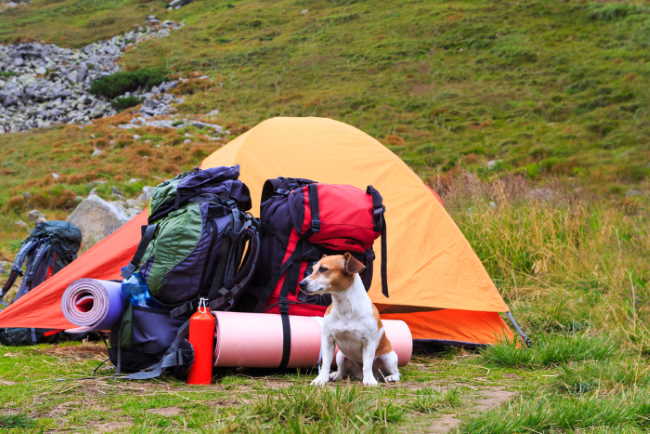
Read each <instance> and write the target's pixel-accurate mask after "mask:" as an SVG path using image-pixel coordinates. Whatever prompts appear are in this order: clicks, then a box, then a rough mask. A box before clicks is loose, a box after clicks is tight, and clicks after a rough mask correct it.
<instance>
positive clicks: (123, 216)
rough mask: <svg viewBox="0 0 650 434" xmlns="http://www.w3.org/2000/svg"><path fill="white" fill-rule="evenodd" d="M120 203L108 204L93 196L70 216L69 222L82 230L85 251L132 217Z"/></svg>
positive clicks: (78, 206) (82, 202) (85, 200)
mask: <svg viewBox="0 0 650 434" xmlns="http://www.w3.org/2000/svg"><path fill="white" fill-rule="evenodd" d="M130 214H131V213H129V212H127V210H126V209H125V208H124V206H122V205H121V204H119V203H116V202H108V201H105V200H104V199H102V198H101V197H99V196H97V195H95V194H91V195H89V196H88V197H87V198H86V199H84V200H83V201H81V203H79V205H77V207H76V208H75V209H74V211H72V214H70V216H68V219H67V220H68V221H69V222H70V223H72V224H74V225H76V226H77V227H79V229H81V234H82V245H83V248H84V249H87V248H88V247H90V246H92V245H93V244H95V243H96V242H97V241H100V240H101V239H103V238H104V237H106V236H108V235H110V234H112V233H113V232H114V231H115V230H116V229H118V228H119V227H120V226H122V225H123V224H124V223H126V222H127V221H128V220H129V219H130V218H131V217H132V215H130Z"/></svg>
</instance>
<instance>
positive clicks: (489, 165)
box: [486, 160, 501, 170]
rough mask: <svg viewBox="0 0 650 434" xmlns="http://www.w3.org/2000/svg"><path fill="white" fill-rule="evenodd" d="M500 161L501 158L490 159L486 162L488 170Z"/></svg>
mask: <svg viewBox="0 0 650 434" xmlns="http://www.w3.org/2000/svg"><path fill="white" fill-rule="evenodd" d="M500 162H501V160H490V161H488V162H487V164H486V166H487V168H488V169H489V170H492V169H494V168H495V167H497V165H498V164H499V163H500Z"/></svg>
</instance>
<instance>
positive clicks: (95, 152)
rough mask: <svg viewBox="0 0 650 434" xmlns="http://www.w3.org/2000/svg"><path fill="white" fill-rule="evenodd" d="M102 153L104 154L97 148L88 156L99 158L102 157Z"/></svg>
mask: <svg viewBox="0 0 650 434" xmlns="http://www.w3.org/2000/svg"><path fill="white" fill-rule="evenodd" d="M103 153H104V151H102V150H101V149H99V148H95V149H93V153H92V154H90V156H91V157H99V156H100V155H102V154H103Z"/></svg>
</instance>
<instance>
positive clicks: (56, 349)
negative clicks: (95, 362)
mask: <svg viewBox="0 0 650 434" xmlns="http://www.w3.org/2000/svg"><path fill="white" fill-rule="evenodd" d="M37 351H38V352H40V353H42V354H49V355H53V356H57V357H66V358H67V357H72V358H78V359H97V358H101V359H105V358H106V347H105V346H104V345H103V344H92V343H87V344H81V345H73V346H68V345H66V346H58V345H54V346H51V347H48V348H42V349H39V350H37Z"/></svg>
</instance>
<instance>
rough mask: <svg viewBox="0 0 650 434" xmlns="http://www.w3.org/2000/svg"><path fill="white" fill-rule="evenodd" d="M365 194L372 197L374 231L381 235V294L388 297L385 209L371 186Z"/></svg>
mask: <svg viewBox="0 0 650 434" xmlns="http://www.w3.org/2000/svg"><path fill="white" fill-rule="evenodd" d="M366 193H368V194H369V195H370V196H371V197H372V215H373V220H374V225H375V227H374V230H375V232H378V233H380V234H381V292H382V294H384V296H385V297H388V240H387V239H386V217H385V216H384V212H385V211H386V207H384V204H383V199H382V197H381V194H379V192H378V191H377V190H376V189H375V188H374V187H373V186H372V185H369V186H368V188H367V189H366Z"/></svg>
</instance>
